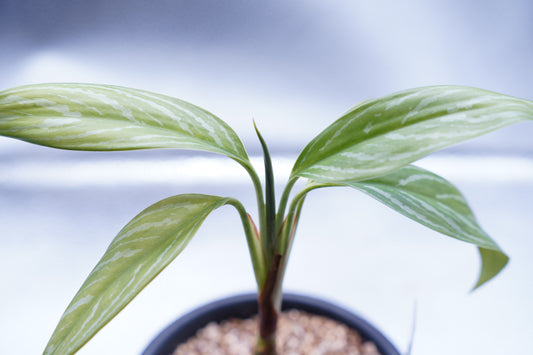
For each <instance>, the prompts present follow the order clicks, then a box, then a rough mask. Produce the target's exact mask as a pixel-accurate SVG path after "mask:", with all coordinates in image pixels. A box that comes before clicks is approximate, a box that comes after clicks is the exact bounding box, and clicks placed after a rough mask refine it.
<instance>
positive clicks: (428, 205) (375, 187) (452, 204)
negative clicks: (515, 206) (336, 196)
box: [311, 165, 508, 287]
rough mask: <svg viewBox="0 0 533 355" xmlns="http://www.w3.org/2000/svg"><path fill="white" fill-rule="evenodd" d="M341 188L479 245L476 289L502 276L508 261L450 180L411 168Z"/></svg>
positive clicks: (318, 184)
mask: <svg viewBox="0 0 533 355" xmlns="http://www.w3.org/2000/svg"><path fill="white" fill-rule="evenodd" d="M339 185H345V186H351V187H353V188H356V189H358V190H360V191H362V192H364V193H366V194H368V195H370V196H371V197H373V198H375V199H376V200H378V201H380V202H382V203H383V204H385V205H387V206H389V207H390V208H392V209H394V210H395V211H397V212H399V213H401V214H403V215H404V216H406V217H408V218H410V219H412V220H413V221H416V222H418V223H421V224H423V225H424V226H426V227H428V228H431V229H433V230H435V231H437V232H440V233H443V234H445V235H448V236H450V237H453V238H456V239H459V240H462V241H465V242H468V243H471V244H474V245H476V246H478V248H479V251H480V253H481V257H482V258H481V260H482V267H481V275H480V277H479V280H478V282H477V284H476V286H475V287H479V286H481V285H482V284H483V283H484V282H486V281H488V280H490V279H491V278H492V277H494V276H495V275H496V274H498V273H499V272H500V271H501V270H502V268H503V267H504V266H505V264H506V263H507V261H508V257H507V256H506V255H505V254H504V253H503V252H502V251H501V249H500V248H499V246H498V245H497V244H496V243H495V242H494V241H493V240H492V239H491V238H490V237H489V235H488V234H487V233H486V232H485V231H484V230H483V229H482V228H481V227H480V226H479V224H478V223H477V221H476V219H475V217H474V215H473V213H472V211H471V209H470V207H469V206H468V204H467V202H466V200H465V199H464V197H463V195H462V194H461V193H460V192H459V191H458V190H457V189H456V188H455V187H454V186H453V185H452V184H451V183H450V182H448V181H447V180H446V179H444V178H442V177H440V176H438V175H435V174H433V173H431V172H429V171H427V170H424V169H422V168H418V167H415V166H412V165H409V166H406V167H403V168H401V169H399V170H396V171H395V172H393V173H390V174H388V175H385V176H383V177H380V178H375V179H370V180H365V181H360V182H347V183H342V184H339ZM311 186H312V187H314V188H317V187H322V186H334V185H332V184H320V183H314V185H311Z"/></svg>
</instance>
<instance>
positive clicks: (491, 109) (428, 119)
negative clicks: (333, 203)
mask: <svg viewBox="0 0 533 355" xmlns="http://www.w3.org/2000/svg"><path fill="white" fill-rule="evenodd" d="M532 119H533V101H530V100H525V99H519V98H515V97H511V96H506V95H502V94H497V93H494V92H490V91H486V90H481V89H475V88H469V87H461V86H433V87H424V88H418V89H411V90H406V91H402V92H399V93H396V94H393V95H389V96H385V97H383V98H380V99H376V100H368V101H365V102H363V103H362V104H360V105H359V106H356V107H355V108H353V109H351V110H350V111H349V112H348V113H346V114H345V115H344V116H343V117H341V118H340V119H339V120H337V121H336V122H334V123H333V124H332V125H330V126H329V127H328V128H326V129H325V130H324V131H322V133H320V134H319V135H318V136H317V137H316V138H315V139H313V140H312V141H311V142H310V143H309V144H308V145H307V146H306V147H305V148H304V150H303V151H302V153H301V154H300V156H299V157H298V159H297V161H296V163H295V165H294V167H293V170H292V174H291V176H292V177H305V178H309V179H313V180H315V181H320V182H332V183H335V182H346V181H359V180H365V179H370V178H374V177H377V176H382V175H385V174H387V173H389V172H391V171H394V170H395V169H398V168H400V167H402V166H405V165H407V164H409V163H411V162H413V161H415V160H417V159H420V158H422V157H424V156H426V155H427V154H429V153H431V152H433V151H435V150H438V149H440V148H444V147H447V146H449V145H452V144H455V143H459V142H462V141H465V140H467V139H470V138H473V137H477V136H480V135H482V134H484V133H487V132H491V131H494V130H496V129H498V128H501V127H504V126H507V125H510V124H512V123H516V122H520V121H524V120H532Z"/></svg>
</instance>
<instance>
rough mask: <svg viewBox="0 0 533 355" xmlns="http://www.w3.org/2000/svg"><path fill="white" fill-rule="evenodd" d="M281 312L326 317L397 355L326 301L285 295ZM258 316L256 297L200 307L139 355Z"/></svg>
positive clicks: (369, 328)
mask: <svg viewBox="0 0 533 355" xmlns="http://www.w3.org/2000/svg"><path fill="white" fill-rule="evenodd" d="M281 308H282V310H289V309H299V310H301V311H305V312H308V313H312V314H315V315H321V316H326V317H328V318H330V319H333V320H336V321H339V322H341V323H344V324H345V325H347V326H348V327H350V328H352V329H355V330H356V331H357V332H359V334H360V335H361V336H362V337H363V338H364V339H365V340H370V341H372V342H373V343H374V344H375V345H376V347H377V348H378V350H379V352H380V353H381V355H400V352H399V351H398V350H397V349H396V348H395V346H394V345H393V344H392V343H391V342H390V341H389V340H388V339H387V338H386V337H385V335H383V333H382V332H381V331H379V330H378V329H377V328H376V327H374V326H373V325H372V324H370V323H369V322H368V321H366V320H365V319H363V318H361V317H360V316H359V315H357V314H355V313H353V312H351V311H348V310H346V309H344V308H342V307H340V306H338V305H335V304H333V303H331V302H329V301H327V300H323V299H319V298H315V297H310V296H304V295H300V294H294V293H284V294H283V302H282V307H281ZM255 314H257V294H256V293H247V294H240V295H236V296H230V297H227V298H222V299H219V300H216V301H213V302H210V303H208V304H205V305H203V306H200V307H198V308H196V309H194V310H192V311H190V312H189V313H186V314H185V315H183V316H182V317H180V318H178V319H177V320H175V321H174V322H173V323H171V324H170V325H168V326H167V327H166V328H165V329H164V330H163V331H162V332H161V333H159V335H157V336H156V337H155V338H154V339H153V340H152V342H151V343H150V344H149V345H148V346H147V347H146V349H145V350H144V352H143V353H142V355H159V354H165V355H170V354H172V352H173V351H174V349H175V348H176V346H177V345H178V344H180V343H182V342H184V341H185V340H187V339H189V338H190V337H191V336H193V335H194V334H196V332H197V331H198V330H199V329H200V328H202V327H204V326H205V325H207V324H208V323H209V322H212V321H215V322H221V321H223V320H225V319H228V318H230V317H231V318H248V317H250V316H253V315H255Z"/></svg>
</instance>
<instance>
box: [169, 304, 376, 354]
mask: <svg viewBox="0 0 533 355" xmlns="http://www.w3.org/2000/svg"><path fill="white" fill-rule="evenodd" d="M256 337H257V319H256V318H252V319H230V320H227V321H225V322H223V323H221V324H217V323H214V322H213V323H209V324H208V325H207V326H205V327H204V328H203V329H200V330H199V331H198V333H197V334H196V336H194V337H192V338H191V339H189V340H188V341H187V342H186V343H184V344H182V345H180V346H178V348H177V349H176V350H175V352H174V354H173V355H250V354H253V348H254V345H255V341H256ZM277 337H278V338H277V341H278V342H277V350H278V354H280V355H300V354H307V355H380V354H379V352H378V350H377V349H376V346H375V345H374V344H373V343H371V342H368V341H363V340H362V338H361V336H360V335H359V333H357V332H356V331H354V330H352V329H350V328H348V327H347V326H345V325H344V324H342V323H339V322H337V321H334V320H331V319H328V318H326V317H322V316H316V315H312V314H309V313H305V312H302V311H297V310H291V311H288V312H283V313H282V314H281V316H280V318H279V322H278V335H277Z"/></svg>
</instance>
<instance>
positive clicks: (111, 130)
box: [0, 84, 248, 162]
mask: <svg viewBox="0 0 533 355" xmlns="http://www.w3.org/2000/svg"><path fill="white" fill-rule="evenodd" d="M0 135H4V136H7V137H12V138H17V139H21V140H25V141H28V142H31V143H36V144H40V145H44V146H49V147H55V148H63V149H75V150H130V149H147V148H184V149H198V150H204V151H209V152H215V153H222V154H225V155H228V156H230V157H232V158H233V159H235V160H237V161H239V162H247V161H248V157H247V154H246V151H245V150H244V147H243V145H242V143H241V141H240V140H239V138H238V137H237V135H236V133H235V132H234V131H233V130H232V129H231V128H230V127H229V126H228V125H227V124H226V123H224V122H223V121H222V120H220V119H219V118H217V117H215V116H214V115H213V114H211V113H209V112H207V111H205V110H204V109H202V108H199V107H197V106H194V105H192V104H190V103H188V102H185V101H182V100H179V99H176V98H173V97H169V96H165V95H159V94H155V93H151V92H148V91H142V90H136V89H130V88H124V87H119V86H110V85H95V84H40V85H29V86H21V87H17V88H13V89H9V90H5V91H2V92H0Z"/></svg>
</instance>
